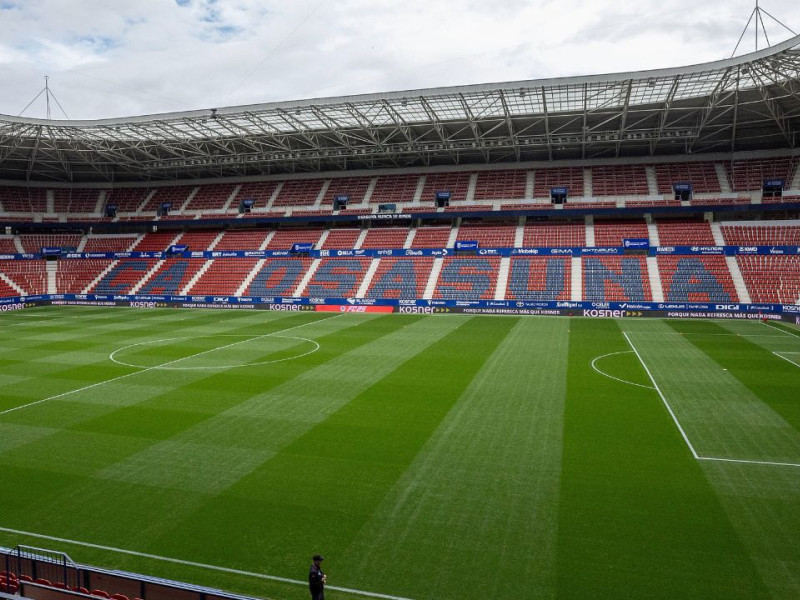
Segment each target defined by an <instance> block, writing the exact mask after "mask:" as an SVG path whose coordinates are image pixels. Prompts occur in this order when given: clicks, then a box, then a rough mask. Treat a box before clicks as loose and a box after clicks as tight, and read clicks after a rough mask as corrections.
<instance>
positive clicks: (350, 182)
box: [322, 177, 372, 209]
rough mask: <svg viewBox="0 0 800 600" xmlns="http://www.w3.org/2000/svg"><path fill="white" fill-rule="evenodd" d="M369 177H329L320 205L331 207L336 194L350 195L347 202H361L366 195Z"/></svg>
mask: <svg viewBox="0 0 800 600" xmlns="http://www.w3.org/2000/svg"><path fill="white" fill-rule="evenodd" d="M371 180H372V178H371V177H340V178H336V179H331V182H330V184H329V185H328V189H327V191H326V192H325V196H324V197H323V198H322V207H323V208H327V209H331V208H333V199H334V198H335V197H336V196H350V200H349V202H348V203H349V204H351V205H353V204H356V205H358V204H363V203H364V196H366V195H367V190H368V189H369V182H370V181H371Z"/></svg>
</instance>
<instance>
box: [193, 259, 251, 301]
mask: <svg viewBox="0 0 800 600" xmlns="http://www.w3.org/2000/svg"><path fill="white" fill-rule="evenodd" d="M257 263H258V259H257V258H225V259H219V260H214V261H212V262H211V265H210V266H209V267H208V268H207V269H206V270H205V272H204V273H203V274H202V275H201V276H200V278H199V279H198V280H197V281H196V282H195V283H194V285H193V286H192V287H191V288H189V289H188V290H187V291H186V293H187V294H193V295H204V296H216V295H223V296H233V295H234V294H235V293H236V291H237V290H238V289H239V287H240V286H241V285H242V284H243V283H244V280H245V278H246V277H247V276H248V275H249V274H250V272H251V271H252V270H253V269H254V268H255V266H256V264H257Z"/></svg>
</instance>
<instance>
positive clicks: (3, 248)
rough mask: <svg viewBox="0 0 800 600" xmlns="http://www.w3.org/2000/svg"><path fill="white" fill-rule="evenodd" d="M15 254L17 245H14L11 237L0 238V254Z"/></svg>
mask: <svg viewBox="0 0 800 600" xmlns="http://www.w3.org/2000/svg"><path fill="white" fill-rule="evenodd" d="M15 252H17V245H16V244H15V243H14V238H13V237H10V236H9V237H0V253H2V254H14V253H15Z"/></svg>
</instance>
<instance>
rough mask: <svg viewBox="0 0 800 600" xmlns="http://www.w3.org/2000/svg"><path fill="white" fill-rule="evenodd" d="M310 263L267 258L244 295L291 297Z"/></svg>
mask: <svg viewBox="0 0 800 600" xmlns="http://www.w3.org/2000/svg"><path fill="white" fill-rule="evenodd" d="M217 262H221V261H217ZM311 262H312V260H311V259H310V258H300V257H287V258H268V259H266V260H264V261H263V263H262V265H261V267H260V268H259V270H258V272H257V273H256V275H255V277H254V278H253V280H252V281H251V282H250V284H249V285H248V286H247V289H246V290H245V292H244V295H245V296H257V297H258V296H260V297H264V296H293V295H294V293H295V290H296V289H297V286H298V284H299V283H300V281H301V280H302V278H303V276H304V275H305V274H306V272H307V271H308V269H309V267H310V266H311Z"/></svg>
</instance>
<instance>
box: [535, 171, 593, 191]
mask: <svg viewBox="0 0 800 600" xmlns="http://www.w3.org/2000/svg"><path fill="white" fill-rule="evenodd" d="M554 187H566V188H567V189H568V190H569V195H570V196H583V169H582V168H580V167H561V168H552V169H536V170H535V171H534V173H533V197H534V198H550V189H551V188H554Z"/></svg>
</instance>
